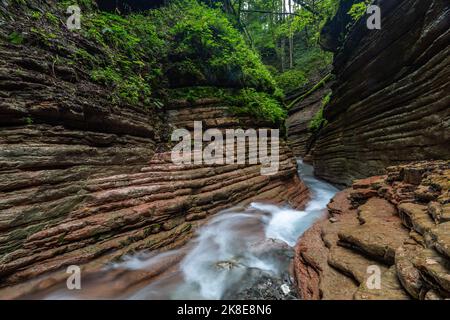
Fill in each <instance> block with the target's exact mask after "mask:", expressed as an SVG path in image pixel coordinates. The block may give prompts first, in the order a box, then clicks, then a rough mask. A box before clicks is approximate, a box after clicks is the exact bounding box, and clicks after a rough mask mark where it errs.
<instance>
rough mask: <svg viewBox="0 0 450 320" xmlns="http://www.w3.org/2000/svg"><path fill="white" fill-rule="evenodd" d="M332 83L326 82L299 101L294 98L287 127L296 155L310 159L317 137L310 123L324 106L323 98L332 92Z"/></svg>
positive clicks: (290, 144)
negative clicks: (310, 128) (310, 127)
mask: <svg viewBox="0 0 450 320" xmlns="http://www.w3.org/2000/svg"><path fill="white" fill-rule="evenodd" d="M330 85H331V84H330V83H329V82H328V83H326V84H325V85H324V86H322V87H320V88H319V89H317V90H314V91H313V92H311V93H310V94H308V95H307V96H306V97H305V98H303V99H300V101H298V102H295V100H293V105H292V107H291V108H290V109H289V113H288V118H287V120H286V128H287V136H288V143H289V146H290V147H291V148H292V152H293V153H294V155H295V156H296V157H300V158H303V159H305V157H307V159H309V155H310V151H311V148H312V147H313V145H314V141H315V138H316V136H315V134H314V133H313V132H311V131H310V130H309V124H310V122H311V120H312V118H313V117H314V116H315V115H316V113H317V112H318V111H319V110H320V108H322V104H323V98H324V97H325V96H326V95H328V94H329V93H330V92H331V89H330ZM309 89H312V88H309ZM300 96H301V95H300ZM294 99H295V98H294ZM288 102H289V100H288Z"/></svg>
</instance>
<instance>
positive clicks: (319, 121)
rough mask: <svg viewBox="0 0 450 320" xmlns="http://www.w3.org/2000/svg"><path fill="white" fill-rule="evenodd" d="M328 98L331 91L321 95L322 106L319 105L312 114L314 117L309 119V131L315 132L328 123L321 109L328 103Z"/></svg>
mask: <svg viewBox="0 0 450 320" xmlns="http://www.w3.org/2000/svg"><path fill="white" fill-rule="evenodd" d="M330 99H331V92H330V93H328V94H327V95H326V96H325V97H323V99H322V106H321V107H320V109H319V111H318V112H317V113H316V114H315V115H314V117H313V118H312V119H311V121H310V123H309V126H308V128H309V130H310V131H311V132H317V131H319V130H320V129H321V128H323V127H325V126H326V125H327V124H328V121H327V120H326V119H325V118H324V117H323V110H324V108H325V107H326V106H327V105H328V104H329V103H330Z"/></svg>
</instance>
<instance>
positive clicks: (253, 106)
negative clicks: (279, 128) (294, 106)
mask: <svg viewBox="0 0 450 320" xmlns="http://www.w3.org/2000/svg"><path fill="white" fill-rule="evenodd" d="M228 101H229V103H230V104H231V105H232V107H230V111H231V112H232V113H233V114H235V115H245V116H252V117H255V118H256V119H259V120H268V121H270V122H271V123H273V124H277V125H280V124H281V123H283V121H284V119H285V118H286V110H284V108H283V107H282V105H281V104H280V102H279V101H278V100H276V99H274V98H273V97H272V96H271V95H269V94H267V93H265V92H258V91H256V90H255V89H253V88H248V89H241V90H240V92H239V94H237V95H232V96H229V97H228Z"/></svg>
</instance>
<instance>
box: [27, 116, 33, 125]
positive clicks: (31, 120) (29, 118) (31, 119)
mask: <svg viewBox="0 0 450 320" xmlns="http://www.w3.org/2000/svg"><path fill="white" fill-rule="evenodd" d="M25 122H26V123H27V125H32V124H33V122H34V121H33V118H31V117H26V118H25Z"/></svg>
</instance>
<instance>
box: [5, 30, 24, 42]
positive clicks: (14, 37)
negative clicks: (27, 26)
mask: <svg viewBox="0 0 450 320" xmlns="http://www.w3.org/2000/svg"><path fill="white" fill-rule="evenodd" d="M8 41H9V42H11V43H12V44H16V45H19V44H22V43H23V41H24V37H23V35H22V34H21V33H19V32H16V31H14V32H12V33H11V34H10V35H9V36H8Z"/></svg>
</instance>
